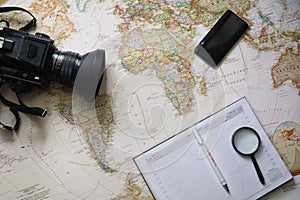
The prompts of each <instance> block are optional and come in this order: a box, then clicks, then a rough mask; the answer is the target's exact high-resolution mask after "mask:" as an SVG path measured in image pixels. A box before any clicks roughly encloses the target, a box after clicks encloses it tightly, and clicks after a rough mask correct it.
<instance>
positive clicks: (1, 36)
mask: <svg viewBox="0 0 300 200" xmlns="http://www.w3.org/2000/svg"><path fill="white" fill-rule="evenodd" d="M104 68H105V51H104V50H100V49H99V50H96V51H93V52H89V53H87V54H85V55H83V56H81V55H80V54H78V53H75V52H70V51H59V50H58V49H57V48H56V47H55V45H54V41H53V40H51V39H50V37H49V36H48V35H46V34H43V33H36V34H35V35H32V34H28V33H26V32H23V31H19V30H14V29H10V28H3V30H1V31H0V80H1V81H5V82H8V83H9V84H10V87H11V88H12V89H13V90H15V91H16V92H27V91H29V90H30V89H31V86H32V85H39V86H42V87H44V86H47V85H48V84H49V83H50V82H51V81H56V82H59V83H61V84H63V85H66V86H69V87H73V86H74V83H75V80H76V78H78V80H79V81H80V83H78V84H76V85H77V88H75V89H76V90H78V92H79V93H82V94H83V96H85V97H87V98H88V99H92V98H94V97H95V96H96V95H97V94H98V91H99V87H100V84H101V80H102V76H103V71H104ZM79 74H80V75H79ZM77 76H79V77H77Z"/></svg>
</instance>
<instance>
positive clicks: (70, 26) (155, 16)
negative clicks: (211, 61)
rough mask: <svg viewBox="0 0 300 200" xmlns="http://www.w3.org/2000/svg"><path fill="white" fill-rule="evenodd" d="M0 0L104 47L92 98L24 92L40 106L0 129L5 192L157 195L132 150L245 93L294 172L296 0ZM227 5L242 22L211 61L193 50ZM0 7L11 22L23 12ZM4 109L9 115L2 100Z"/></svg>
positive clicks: (298, 103)
mask: <svg viewBox="0 0 300 200" xmlns="http://www.w3.org/2000/svg"><path fill="white" fill-rule="evenodd" d="M0 3H1V5H2V6H9V5H17V6H21V7H24V8H26V9H28V10H30V11H31V12H32V13H33V14H34V15H35V17H36V18H37V28H36V30H34V31H32V33H34V32H43V33H46V34H47V35H49V36H50V37H51V38H52V39H53V40H55V45H56V46H57V47H58V48H59V49H60V50H62V51H74V52H78V53H80V54H85V53H87V52H90V51H93V50H95V49H104V50H105V51H106V71H105V74H104V79H103V84H102V86H101V89H100V94H99V95H98V96H97V98H96V100H95V103H94V105H92V106H91V105H85V104H83V103H82V102H81V101H80V100H78V97H77V96H76V95H75V94H74V93H73V92H72V89H70V88H66V87H63V86H61V85H59V84H57V83H52V84H51V85H50V87H49V88H47V89H45V90H42V89H40V90H39V89H38V90H35V91H33V92H32V93H30V94H24V95H23V99H24V102H25V103H26V104H28V105H30V106H41V107H43V106H44V107H45V108H47V110H48V114H47V116H46V117H45V118H38V117H32V116H28V115H23V114H21V120H22V121H21V127H20V130H19V131H18V132H16V133H10V132H8V131H6V130H2V129H1V130H0V199H1V200H2V199H3V200H7V199H17V200H44V199H101V200H105V199H114V200H118V199H127V200H133V199H134V200H135V199H136V200H137V199H141V200H150V199H153V197H152V195H151V192H150V191H149V189H148V188H147V185H146V183H145V182H144V181H143V178H142V177H141V175H140V173H139V171H138V169H137V168H136V166H135V164H134V162H133V160H132V159H133V158H134V157H135V156H136V155H138V154H140V153H142V152H144V151H145V150H147V149H149V148H151V147H152V146H154V145H156V144H158V143H159V142H161V141H163V140H165V139H167V138H168V137H170V136H172V135H174V134H175V133H177V132H179V131H180V130H183V129H185V128H187V127H188V126H190V125H192V124H194V123H196V122H197V121H199V120H201V119H203V118H205V117H207V116H208V115H211V114H213V113H215V112H216V111H218V110H220V109H221V108H223V107H224V106H226V105H228V104H230V103H232V102H234V101H235V100H237V99H240V98H242V97H244V96H245V97H246V98H247V100H248V101H249V103H250V105H251V107H252V108H253V110H254V112H255V114H256V116H257V117H258V119H259V120H260V122H261V124H262V125H263V127H264V129H265V131H266V132H267V134H268V135H269V137H270V139H271V140H272V142H273V144H274V146H275V147H276V149H277V150H278V152H279V154H280V155H281V157H282V159H283V160H284V162H285V164H286V165H287V166H288V168H289V170H290V171H291V173H292V174H293V175H297V174H300V67H299V63H300V56H299V52H300V12H299V10H300V5H299V2H298V1H297V0H287V1H282V0H274V1H262V0H247V1H235V0H226V1H218V0H203V1H194V0H178V1H176V0H169V1H158V0H112V1H108V0H64V1H58V0H27V1H20V0H9V1H0ZM227 9H231V10H232V11H234V12H235V13H236V14H237V15H239V16H240V17H241V18H242V19H244V20H245V21H246V22H247V23H248V24H249V30H248V31H247V32H246V33H245V34H244V35H243V37H242V39H241V40H240V41H239V42H238V44H237V45H236V46H235V47H234V48H233V49H232V51H231V52H230V53H229V54H228V55H227V56H226V58H225V59H224V61H223V62H222V64H221V66H220V67H219V68H218V69H212V68H210V67H208V66H207V65H206V64H205V63H204V62H202V61H201V60H200V59H199V58H198V57H196V56H195V55H194V53H193V51H194V48H195V47H196V45H197V44H198V43H199V41H200V40H201V39H202V38H203V37H204V35H205V34H206V33H207V32H208V31H209V30H210V28H211V27H212V26H213V25H214V23H215V22H216V21H217V20H218V19H219V18H220V17H221V15H222V14H223V13H224V12H225V11H226V10H227ZM1 18H2V19H6V20H8V21H9V22H10V27H11V28H15V29H17V28H18V27H20V26H21V25H22V24H24V23H25V22H26V21H27V20H28V19H29V16H28V15H27V14H24V13H20V12H9V13H3V14H1ZM6 89H7V88H6ZM1 91H2V93H4V94H6V95H7V96H11V98H14V97H13V94H12V93H11V92H10V91H9V90H8V89H7V90H3V89H1ZM0 119H1V120H0V121H1V122H5V123H7V124H10V123H13V121H14V118H13V116H11V115H10V112H9V111H8V108H6V107H5V106H3V105H1V106H0Z"/></svg>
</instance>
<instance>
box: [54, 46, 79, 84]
mask: <svg viewBox="0 0 300 200" xmlns="http://www.w3.org/2000/svg"><path fill="white" fill-rule="evenodd" d="M81 59H82V56H81V55H79V54H78V53H75V52H71V51H65V52H63V51H58V50H56V51H55V52H54V53H53V55H52V75H53V79H54V80H55V81H58V82H59V83H61V84H63V85H67V86H73V84H74V81H75V78H76V74H77V72H78V70H79V67H80V63H81Z"/></svg>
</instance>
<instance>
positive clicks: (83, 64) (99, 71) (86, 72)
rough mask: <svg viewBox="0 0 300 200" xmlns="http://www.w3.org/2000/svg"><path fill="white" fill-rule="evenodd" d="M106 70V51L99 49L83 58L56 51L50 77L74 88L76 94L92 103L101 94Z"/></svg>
mask: <svg viewBox="0 0 300 200" xmlns="http://www.w3.org/2000/svg"><path fill="white" fill-rule="evenodd" d="M104 68H105V51H104V50H100V49H98V50H95V51H92V52H89V53H87V54H85V55H83V56H81V55H79V54H78V53H75V52H70V51H65V52H63V51H58V50H55V51H54V53H53V55H52V64H51V72H50V76H51V79H52V80H53V81H57V82H59V83H61V84H63V85H66V86H70V87H74V89H75V91H76V92H78V93H79V94H81V95H82V96H84V97H85V98H86V99H87V100H90V101H92V100H93V99H94V98H95V97H96V96H97V94H98V92H99V89H100V85H101V81H102V77H103V72H104Z"/></svg>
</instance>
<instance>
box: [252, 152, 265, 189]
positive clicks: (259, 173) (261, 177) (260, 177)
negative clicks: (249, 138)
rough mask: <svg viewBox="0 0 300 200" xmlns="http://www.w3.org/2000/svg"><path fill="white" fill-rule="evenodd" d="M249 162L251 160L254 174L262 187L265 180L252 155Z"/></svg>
mask: <svg viewBox="0 0 300 200" xmlns="http://www.w3.org/2000/svg"><path fill="white" fill-rule="evenodd" d="M251 160H252V162H253V164H254V167H255V170H256V173H257V175H258V178H259V180H260V182H261V184H263V185H264V184H265V179H264V176H263V175H262V173H261V171H260V168H259V166H258V164H257V161H256V159H255V157H254V155H252V156H251Z"/></svg>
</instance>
